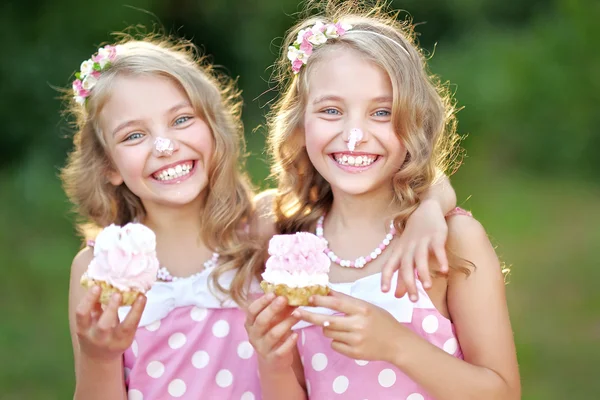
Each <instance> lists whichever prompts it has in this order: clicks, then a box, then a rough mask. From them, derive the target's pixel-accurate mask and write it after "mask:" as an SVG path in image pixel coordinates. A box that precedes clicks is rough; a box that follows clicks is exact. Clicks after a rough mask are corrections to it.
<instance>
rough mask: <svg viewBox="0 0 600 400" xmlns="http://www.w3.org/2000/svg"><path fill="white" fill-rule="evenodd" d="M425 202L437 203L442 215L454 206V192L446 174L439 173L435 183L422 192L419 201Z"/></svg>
mask: <svg viewBox="0 0 600 400" xmlns="http://www.w3.org/2000/svg"><path fill="white" fill-rule="evenodd" d="M427 202H435V203H437V204H438V205H439V207H440V208H441V209H442V212H443V213H444V215H446V214H448V213H449V212H450V211H452V210H453V209H454V208H455V207H456V192H455V191H454V188H453V187H452V185H451V184H450V179H449V178H448V177H447V176H446V175H443V174H440V177H439V178H438V179H437V181H436V182H435V184H434V185H433V186H431V187H430V188H429V189H428V190H427V191H426V192H425V193H423V196H422V199H421V203H427Z"/></svg>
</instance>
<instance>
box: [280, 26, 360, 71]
mask: <svg viewBox="0 0 600 400" xmlns="http://www.w3.org/2000/svg"><path fill="white" fill-rule="evenodd" d="M350 29H352V25H349V24H344V23H341V22H334V23H332V24H323V23H322V22H321V21H319V22H317V23H316V24H314V25H313V26H312V27H311V28H306V29H302V30H301V31H300V32H298V37H297V38H296V41H295V42H294V43H293V44H292V45H291V46H290V47H288V53H287V57H288V59H289V60H290V61H291V62H292V71H294V74H297V73H298V72H300V68H302V66H303V65H304V64H306V62H307V60H308V57H310V55H311V54H312V52H313V47H314V46H318V45H321V44H323V43H325V42H326V41H327V39H335V38H338V37H340V36H343V35H344V34H346V32H347V31H349V30H350Z"/></svg>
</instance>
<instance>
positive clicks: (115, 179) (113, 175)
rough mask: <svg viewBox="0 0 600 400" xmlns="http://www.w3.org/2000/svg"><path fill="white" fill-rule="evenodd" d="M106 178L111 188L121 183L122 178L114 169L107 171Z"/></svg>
mask: <svg viewBox="0 0 600 400" xmlns="http://www.w3.org/2000/svg"><path fill="white" fill-rule="evenodd" d="M106 177H107V178H108V181H109V182H110V183H111V184H112V185H113V186H119V185H121V184H122V183H123V177H122V176H121V174H120V173H119V172H118V171H117V170H115V169H112V168H111V169H110V170H108V172H107V173H106Z"/></svg>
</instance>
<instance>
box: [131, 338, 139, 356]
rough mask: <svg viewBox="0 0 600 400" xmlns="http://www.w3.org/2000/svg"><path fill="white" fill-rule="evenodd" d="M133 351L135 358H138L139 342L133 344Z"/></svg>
mask: <svg viewBox="0 0 600 400" xmlns="http://www.w3.org/2000/svg"><path fill="white" fill-rule="evenodd" d="M131 351H132V352H133V355H134V356H136V357H137V356H138V344H137V341H135V340H134V341H133V343H131Z"/></svg>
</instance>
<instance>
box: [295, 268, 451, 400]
mask: <svg viewBox="0 0 600 400" xmlns="http://www.w3.org/2000/svg"><path fill="white" fill-rule="evenodd" d="M393 282H396V281H395V280H393ZM417 286H418V291H419V301H418V302H417V303H412V302H411V301H410V300H409V299H408V296H404V297H402V298H401V299H398V298H396V297H395V296H394V290H395V287H393V288H392V290H390V291H389V292H388V293H383V292H381V274H375V275H370V276H367V277H365V278H362V279H359V280H357V281H355V282H353V283H334V284H330V287H331V288H332V289H333V290H336V291H338V292H341V293H345V294H347V295H350V296H353V297H356V298H359V299H361V300H365V301H368V302H370V303H372V304H375V305H377V306H379V307H381V308H383V309H385V310H387V311H388V312H390V313H391V314H392V315H393V316H394V317H395V318H396V320H398V321H399V322H400V323H402V324H403V325H404V326H406V327H408V328H409V329H411V330H412V331H414V332H415V333H416V334H418V335H419V336H421V337H422V338H424V339H425V340H427V341H428V342H430V343H432V344H434V345H436V346H438V347H439V348H441V349H443V350H444V351H446V352H447V353H449V354H452V355H453V356H455V357H457V358H462V353H461V350H460V347H459V345H458V342H457V340H456V334H455V331H454V327H453V325H452V323H451V322H450V321H449V320H448V319H447V318H446V317H444V316H443V315H441V314H440V313H439V312H438V311H437V310H436V308H435V307H434V305H433V303H432V302H431V300H430V299H429V297H428V296H427V292H426V291H425V290H424V289H423V286H422V285H421V284H420V282H417ZM307 309H308V310H310V311H313V312H320V313H327V314H332V313H333V312H332V311H331V310H327V309H324V308H310V307H309V308H307ZM294 329H296V330H298V331H299V333H300V340H299V341H298V350H299V352H300V358H301V360H302V363H303V365H304V375H305V377H306V387H307V390H308V395H309V398H310V400H333V399H343V400H392V399H393V400H434V399H433V397H431V396H429V395H428V394H427V393H426V392H425V390H424V389H423V388H421V387H419V385H417V384H416V383H415V382H414V381H412V380H411V379H410V378H409V377H407V376H406V375H405V374H404V373H403V372H402V371H401V370H399V369H398V368H396V367H395V366H393V365H392V364H389V363H387V362H383V361H362V360H354V359H351V358H349V357H346V356H344V355H341V354H339V353H337V352H335V351H333V350H332V349H331V339H329V338H326V337H325V336H323V330H322V327H320V326H314V325H307V323H305V322H302V323H299V324H297V325H296V326H295V327H294Z"/></svg>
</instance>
